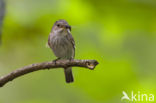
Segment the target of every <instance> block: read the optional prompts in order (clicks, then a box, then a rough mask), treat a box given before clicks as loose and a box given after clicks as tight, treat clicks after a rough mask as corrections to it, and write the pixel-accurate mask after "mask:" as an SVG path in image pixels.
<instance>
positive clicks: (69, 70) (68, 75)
mask: <svg viewBox="0 0 156 103" xmlns="http://www.w3.org/2000/svg"><path fill="white" fill-rule="evenodd" d="M64 74H65V78H66V82H67V83H71V82H73V81H74V78H73V74H72V68H71V67H68V68H66V69H64Z"/></svg>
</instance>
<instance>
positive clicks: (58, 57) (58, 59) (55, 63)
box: [53, 57, 61, 65]
mask: <svg viewBox="0 0 156 103" xmlns="http://www.w3.org/2000/svg"><path fill="white" fill-rule="evenodd" d="M59 59H61V58H59V57H58V58H57V59H55V60H53V62H54V63H55V65H56V61H58V60H59Z"/></svg>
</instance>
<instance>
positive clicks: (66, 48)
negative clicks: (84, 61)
mask: <svg viewBox="0 0 156 103" xmlns="http://www.w3.org/2000/svg"><path fill="white" fill-rule="evenodd" d="M50 44H51V48H52V50H53V52H54V54H55V56H57V57H59V58H62V59H70V58H74V52H75V51H74V48H73V45H72V44H71V42H70V41H69V40H68V39H66V38H65V37H59V38H58V37H53V39H52V40H50Z"/></svg>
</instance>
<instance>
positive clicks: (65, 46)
mask: <svg viewBox="0 0 156 103" xmlns="http://www.w3.org/2000/svg"><path fill="white" fill-rule="evenodd" d="M70 31H71V26H69V24H68V23H67V22H66V21H65V20H59V21H56V22H55V23H54V25H53V27H52V30H51V33H50V35H49V38H48V45H49V47H50V48H51V49H52V51H53V52H54V54H55V56H56V57H58V59H70V60H71V59H73V58H74V56H75V42H74V39H73V37H72V35H71V33H70ZM64 73H65V77H66V82H67V83H70V82H73V81H74V79H73V75H72V68H71V67H68V68H65V69H64Z"/></svg>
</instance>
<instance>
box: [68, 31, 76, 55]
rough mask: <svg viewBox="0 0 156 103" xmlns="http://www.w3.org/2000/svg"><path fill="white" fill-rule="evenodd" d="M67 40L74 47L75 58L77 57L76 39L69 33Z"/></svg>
mask: <svg viewBox="0 0 156 103" xmlns="http://www.w3.org/2000/svg"><path fill="white" fill-rule="evenodd" d="M67 39H68V40H69V41H70V42H71V44H72V46H73V49H74V56H73V57H75V41H74V38H73V37H72V35H71V34H70V33H69V34H68V35H67Z"/></svg>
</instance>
